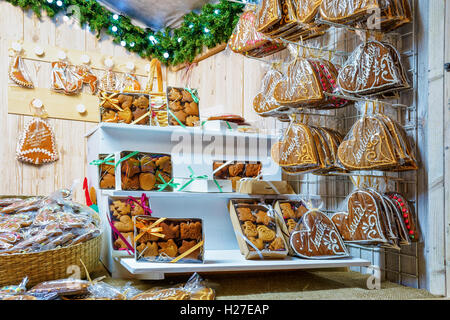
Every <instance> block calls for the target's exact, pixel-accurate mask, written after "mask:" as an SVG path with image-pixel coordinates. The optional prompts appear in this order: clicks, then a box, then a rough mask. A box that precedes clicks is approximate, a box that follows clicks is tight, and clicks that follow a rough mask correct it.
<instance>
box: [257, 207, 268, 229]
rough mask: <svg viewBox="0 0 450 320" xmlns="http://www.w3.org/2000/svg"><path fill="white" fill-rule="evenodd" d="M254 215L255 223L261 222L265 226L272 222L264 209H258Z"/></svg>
mask: <svg viewBox="0 0 450 320" xmlns="http://www.w3.org/2000/svg"><path fill="white" fill-rule="evenodd" d="M255 215H256V223H262V224H264V225H266V226H267V225H268V224H269V223H270V222H272V218H271V217H270V216H269V215H268V214H267V212H265V211H262V210H259V211H258V212H257V213H256V214H255Z"/></svg>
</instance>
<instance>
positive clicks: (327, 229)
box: [290, 211, 349, 259]
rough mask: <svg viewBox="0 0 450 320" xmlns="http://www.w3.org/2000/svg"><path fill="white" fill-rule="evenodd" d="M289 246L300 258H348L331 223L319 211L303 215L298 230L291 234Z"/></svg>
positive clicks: (340, 239)
mask: <svg viewBox="0 0 450 320" xmlns="http://www.w3.org/2000/svg"><path fill="white" fill-rule="evenodd" d="M290 244H291V247H292V249H293V250H294V252H295V253H296V254H297V255H298V256H300V257H302V258H307V259H332V258H343V257H348V256H349V253H348V250H347V248H346V247H345V244H344V241H342V238H341V236H340V234H339V231H338V229H337V228H336V226H335V225H334V223H333V221H332V220H331V219H330V218H328V217H327V216H326V215H325V214H324V213H322V212H320V211H309V212H307V213H305V214H304V215H303V218H302V222H301V223H300V225H299V229H298V230H297V231H294V232H293V233H292V234H291V238H290Z"/></svg>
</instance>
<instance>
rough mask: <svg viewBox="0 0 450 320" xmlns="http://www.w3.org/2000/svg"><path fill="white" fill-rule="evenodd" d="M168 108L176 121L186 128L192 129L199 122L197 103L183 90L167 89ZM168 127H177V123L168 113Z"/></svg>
mask: <svg viewBox="0 0 450 320" xmlns="http://www.w3.org/2000/svg"><path fill="white" fill-rule="evenodd" d="M167 101H168V108H169V110H170V111H172V113H173V114H174V115H175V117H177V119H178V120H179V121H180V122H181V123H182V124H184V125H186V126H188V127H193V126H195V125H196V123H197V122H198V121H199V120H200V118H199V117H200V113H199V110H198V103H197V102H195V101H194V99H193V97H192V95H191V94H190V93H189V91H187V90H185V89H183V88H173V87H167ZM168 119H169V125H171V126H179V125H180V124H179V123H178V121H177V120H176V119H175V118H174V117H173V116H172V115H171V114H170V113H169V115H168Z"/></svg>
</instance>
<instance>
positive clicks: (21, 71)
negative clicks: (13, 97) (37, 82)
mask: <svg viewBox="0 0 450 320" xmlns="http://www.w3.org/2000/svg"><path fill="white" fill-rule="evenodd" d="M12 50H13V51H14V57H13V58H12V60H11V63H10V65H9V70H8V74H9V78H10V79H11V80H12V81H14V82H15V83H17V84H18V85H19V86H21V87H24V88H30V89H32V88H34V85H33V82H32V81H31V77H30V74H29V73H28V70H27V67H26V65H25V63H24V62H23V59H22V57H21V56H20V53H21V52H22V45H21V44H20V43H18V42H14V43H13V46H12Z"/></svg>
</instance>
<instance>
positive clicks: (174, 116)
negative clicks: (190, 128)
mask: <svg viewBox="0 0 450 320" xmlns="http://www.w3.org/2000/svg"><path fill="white" fill-rule="evenodd" d="M167 111H168V112H169V113H170V115H171V116H172V117H173V118H175V120H177V122H178V123H179V124H180V126H182V127H183V128H185V129H186V125H185V124H184V123H183V122H181V121H180V120H179V119H178V118H177V116H176V115H174V114H173V112H172V110H170V108H169V107H167Z"/></svg>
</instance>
